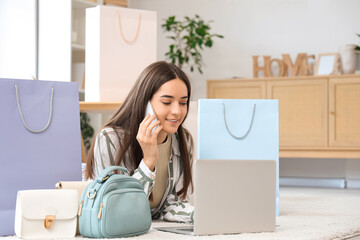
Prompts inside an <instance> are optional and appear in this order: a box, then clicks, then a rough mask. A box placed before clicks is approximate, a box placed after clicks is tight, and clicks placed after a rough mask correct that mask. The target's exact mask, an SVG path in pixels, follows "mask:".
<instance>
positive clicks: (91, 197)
mask: <svg viewBox="0 0 360 240" xmlns="http://www.w3.org/2000/svg"><path fill="white" fill-rule="evenodd" d="M95 196H96V190H95V191H94V194H93V195H92V196H90V192H88V198H90V199H93V198H94V197H95Z"/></svg>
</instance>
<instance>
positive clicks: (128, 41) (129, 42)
mask: <svg viewBox="0 0 360 240" xmlns="http://www.w3.org/2000/svg"><path fill="white" fill-rule="evenodd" d="M116 13H117V16H118V20H119V29H120V34H121V37H122V39H123V40H124V42H126V43H127V44H133V43H134V42H135V41H136V39H137V38H138V36H139V31H140V23H141V14H140V13H139V21H138V25H137V29H136V34H135V37H134V38H133V39H132V40H127V39H126V38H125V35H124V32H123V29H122V25H121V17H120V13H119V11H117V12H116Z"/></svg>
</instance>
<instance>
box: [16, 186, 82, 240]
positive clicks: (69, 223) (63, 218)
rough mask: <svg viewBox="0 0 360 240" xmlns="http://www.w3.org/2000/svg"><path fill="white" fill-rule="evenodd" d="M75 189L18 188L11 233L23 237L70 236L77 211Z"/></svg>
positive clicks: (47, 237)
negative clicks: (21, 189) (22, 189)
mask: <svg viewBox="0 0 360 240" xmlns="http://www.w3.org/2000/svg"><path fill="white" fill-rule="evenodd" d="M77 200H78V194H77V191H76V190H59V189H57V190H55V189H53V190H24V191H18V195H17V200H16V210H15V234H16V236H18V237H20V238H24V239H44V238H46V239H49V238H72V237H74V236H75V232H76V219H77V218H76V217H77V210H78V202H77Z"/></svg>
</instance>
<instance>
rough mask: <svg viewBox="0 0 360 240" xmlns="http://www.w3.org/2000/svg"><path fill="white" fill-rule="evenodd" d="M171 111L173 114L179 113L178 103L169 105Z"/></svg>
mask: <svg viewBox="0 0 360 240" xmlns="http://www.w3.org/2000/svg"><path fill="white" fill-rule="evenodd" d="M171 113H172V114H173V115H180V113H181V110H180V104H179V103H174V104H173V105H172V106H171Z"/></svg>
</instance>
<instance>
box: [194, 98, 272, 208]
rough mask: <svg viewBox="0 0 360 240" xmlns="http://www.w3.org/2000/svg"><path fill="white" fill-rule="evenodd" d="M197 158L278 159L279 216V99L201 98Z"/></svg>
mask: <svg viewBox="0 0 360 240" xmlns="http://www.w3.org/2000/svg"><path fill="white" fill-rule="evenodd" d="M197 153H198V155H197V157H198V159H246V160H267V159H269V160H275V161H276V163H277V174H276V175H277V176H276V179H277V180H276V181H277V187H276V188H277V189H276V214H277V215H279V110H278V100H247V99H246V100H243V99H200V100H199V104H198V149H197Z"/></svg>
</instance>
